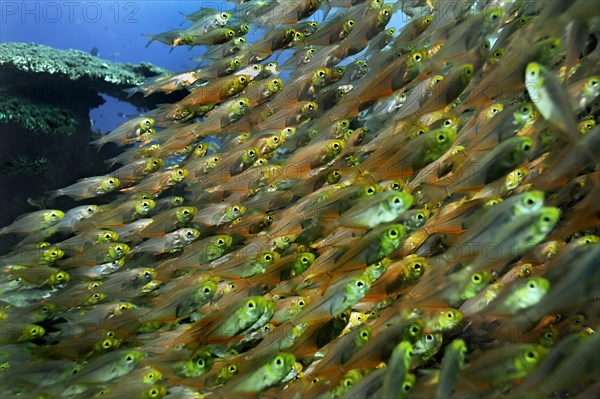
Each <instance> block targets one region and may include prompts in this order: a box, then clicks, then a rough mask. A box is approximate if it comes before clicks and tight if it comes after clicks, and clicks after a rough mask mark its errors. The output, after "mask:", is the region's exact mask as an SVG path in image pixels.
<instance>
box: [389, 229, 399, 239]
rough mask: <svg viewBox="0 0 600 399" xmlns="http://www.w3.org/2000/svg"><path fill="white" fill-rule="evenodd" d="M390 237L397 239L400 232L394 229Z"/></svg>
mask: <svg viewBox="0 0 600 399" xmlns="http://www.w3.org/2000/svg"><path fill="white" fill-rule="evenodd" d="M389 235H390V237H396V236H397V235H398V231H396V229H392V230H390V232H389Z"/></svg>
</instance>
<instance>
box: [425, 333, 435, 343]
mask: <svg viewBox="0 0 600 399" xmlns="http://www.w3.org/2000/svg"><path fill="white" fill-rule="evenodd" d="M425 340H426V341H429V342H431V341H433V335H431V334H427V335H426V336H425Z"/></svg>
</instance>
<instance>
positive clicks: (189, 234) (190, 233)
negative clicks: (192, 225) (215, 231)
mask: <svg viewBox="0 0 600 399" xmlns="http://www.w3.org/2000/svg"><path fill="white" fill-rule="evenodd" d="M185 235H186V236H188V237H191V236H193V234H192V232H191V231H188V232H187V233H186V234H185Z"/></svg>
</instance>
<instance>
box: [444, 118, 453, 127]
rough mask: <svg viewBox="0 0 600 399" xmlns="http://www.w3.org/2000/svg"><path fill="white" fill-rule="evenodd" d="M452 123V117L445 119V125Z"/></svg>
mask: <svg viewBox="0 0 600 399" xmlns="http://www.w3.org/2000/svg"><path fill="white" fill-rule="evenodd" d="M451 124H452V122H451V121H450V119H446V120H445V121H444V125H446V126H450V125H451Z"/></svg>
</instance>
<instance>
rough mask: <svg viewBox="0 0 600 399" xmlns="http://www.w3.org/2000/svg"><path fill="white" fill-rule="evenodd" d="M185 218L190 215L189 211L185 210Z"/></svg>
mask: <svg viewBox="0 0 600 399" xmlns="http://www.w3.org/2000/svg"><path fill="white" fill-rule="evenodd" d="M182 213H183V214H184V216H188V215H189V214H190V211H188V210H187V209H185V210H184V211H183V212H182Z"/></svg>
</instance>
